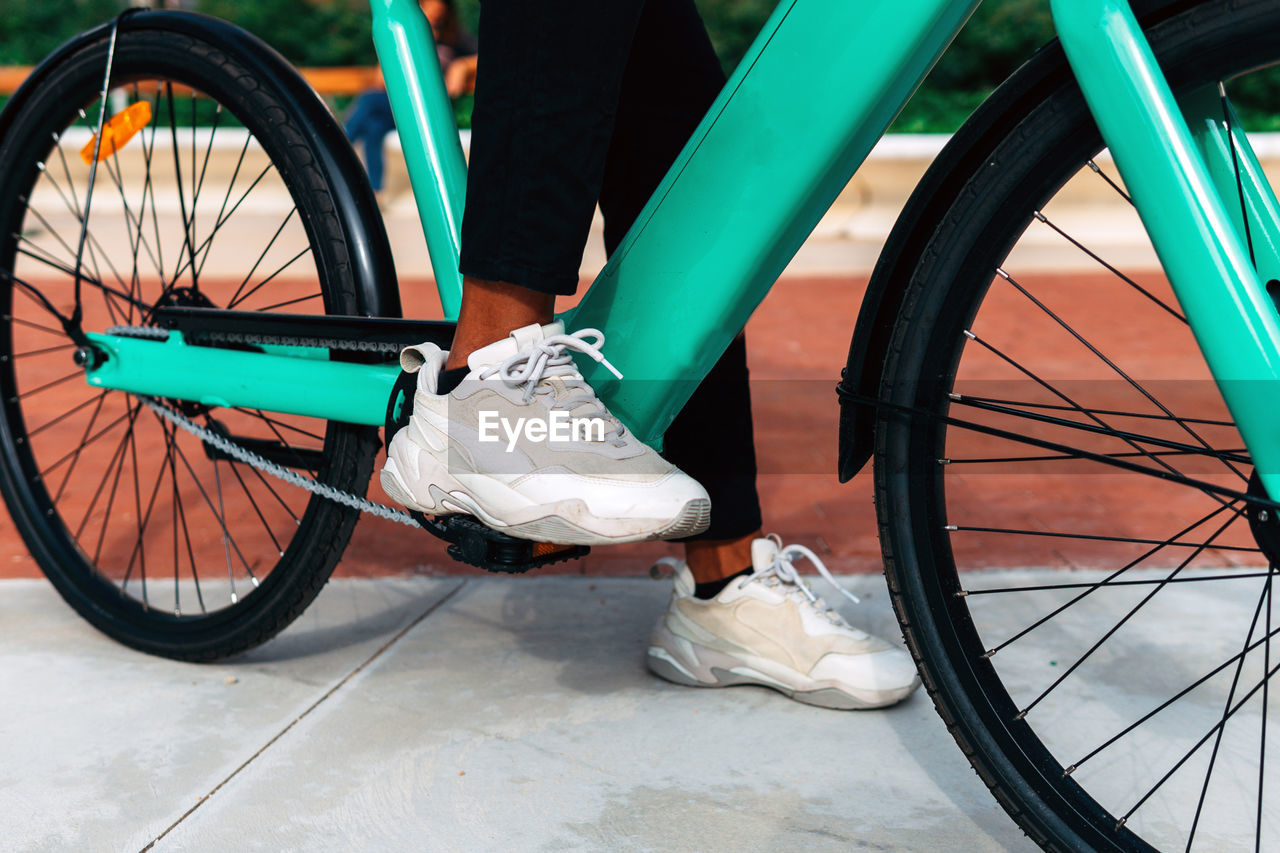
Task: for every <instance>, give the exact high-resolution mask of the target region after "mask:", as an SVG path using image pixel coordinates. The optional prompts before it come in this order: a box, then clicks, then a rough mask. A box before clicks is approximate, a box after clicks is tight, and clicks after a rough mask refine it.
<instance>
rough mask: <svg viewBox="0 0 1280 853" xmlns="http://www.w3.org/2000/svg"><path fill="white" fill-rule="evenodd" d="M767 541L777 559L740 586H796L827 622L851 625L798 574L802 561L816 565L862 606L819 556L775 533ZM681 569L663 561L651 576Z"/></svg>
mask: <svg viewBox="0 0 1280 853" xmlns="http://www.w3.org/2000/svg"><path fill="white" fill-rule="evenodd" d="M768 538H769V539H772V540H773V541H774V543H775V544H777V546H778V555H777V556H776V557H775V558H774V560H773V563H772V565H770V566H768V567H767V568H765V569H762V570H759V571H756V572H754V573H753V574H751V575H749V576H747V577H745V578H743V579H742V580H740V581H738V583H739V584H740V585H741V586H746V585H747V584H749V583H755V582H757V581H762V582H764V583H766V584H768V583H769V582H770V581H774V582H776V583H781V584H785V585H787V586H793V587H795V588H796V590H797V591H798V592H800V593H801V594H803V595H804V597H805V599H806V600H807V601H808V602H809V604H811V605H813V607H814V608H815V609H817V610H819V612H822V613H823V615H825V616H826V617H827V618H828V619H830V620H831V621H833V622H836V624H839V625H847V624H848V623H847V622H845V620H844V619H843V617H841V616H840V614H839V613H838V612H836V610H835V609H834V608H832V607H831V606H829V605H827V604H826V602H824V601H823V600H822V599H821V598H820V597H819V596H818V594H817V593H815V592H814V591H813V589H812V588H811V587H810V586H809V584H808V583H807V582H806V581H805V579H804V577H803V576H802V575H801V574H800V573H799V572H798V571H796V567H795V565H794V561H795V560H796V559H797V558H800V557H803V558H805V559H806V560H808V561H809V562H810V563H812V564H813V567H814V568H815V569H817V570H818V574H820V575H822V577H823V578H824V579H826V581H827V583H829V584H831V585H832V586H833V587H835V588H836V589H837V590H839V591H840V594H841V595H843V596H844V597H845V598H847V599H849V600H850V601H852V602H853V603H854V604H861V603H862V599H860V598H858V596H856V595H854V594H853V593H851V592H849V590H847V589H845V588H844V587H843V586H842V585H841V584H840V583H839V582H837V581H836V579H835V577H834V576H833V575H832V574H831V572H830V570H829V569H827V567H826V564H824V563H823V562H822V560H821V559H819V558H818V555H817V554H815V553H813V551H811V550H809V549H808V548H806V547H805V546H803V545H787V546H785V547H784V546H783V544H782V538H781V537H780V536H778V535H777V534H776V533H770V534H769V536H768ZM679 565H680V561H679V560H677V559H676V558H675V557H663V558H661V559H660V560H658V561H657V562H655V563H654V564H653V565H652V566H650V567H649V576H650V577H651V578H653V579H654V580H658V579H659V578H662V577H666V576H667V575H669V574H671V571H666V570H664V567H666V568H669V569H671V570H674V569H675V568H676V567H678V566H679Z"/></svg>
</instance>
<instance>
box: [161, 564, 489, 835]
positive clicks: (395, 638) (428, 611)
mask: <svg viewBox="0 0 1280 853" xmlns="http://www.w3.org/2000/svg"><path fill="white" fill-rule="evenodd" d="M468 581H469V579H464V580H462V581H461V582H460V583H459V584H458V585H457V586H455V587H454V588H453V589H451V590H449V591H448V592H447V593H445V595H444V597H442V598H441V599H440V600H439V601H437V602H436V603H435V604H432V605H431V606H430V607H428V608H427V609H426V610H424V611H422V613H420V614H418V615H417V616H416V617H414V619H413V621H412V622H410V623H409V624H408V625H405V626H404V627H403V628H401V629H400V630H399V631H397V632H396V634H395V636H393V637H392V638H391V639H389V640H387V641H386V642H385V643H383V644H382V645H381V646H380V647H379V648H378V650H377V651H375V652H374V653H373V654H372V655H370V656H369V657H368V658H366V659H365V660H364V661H363V662H362V663H361V664H360V665H359V666H357V667H356V668H355V669H353V670H351V671H350V672H348V673H347V674H346V675H344V676H343V677H342V678H341V680H339V681H338V683H337V684H335V685H333V686H332V687H330V688H329V689H328V690H326V691H325V692H324V694H323V695H322V696H321V697H320V698H319V699H317V700H316V701H314V702H312V703H311V704H310V705H308V706H307V709H306V710H305V711H303V712H302V713H301V714H299V715H298V716H296V717H294V718H293V719H292V720H290V721H289V725H287V726H285V727H284V728H283V729H281V730H280V731H278V732H276V733H275V734H274V735H272V737H271V739H270V740H268V741H267V742H266V743H264V744H263V745H262V746H261V747H259V748H258V750H257V751H256V752H254V753H253V755H250V756H249V757H248V758H246V759H245V760H244V761H243V762H242V763H241V764H240V766H238V767H237V768H236V769H235V770H232V771H231V773H230V774H228V776H227V777H226V778H225V779H223V780H222V781H221V782H219V783H218V784H217V785H215V786H214V787H213V790H211V791H209V793H207V794H205V795H204V796H203V797H201V798H200V799H198V800H196V802H195V805H193V806H192V807H191V808H189V809H187V810H186V811H185V812H183V813H182V815H181V816H179V817H178V819H177V820H175V821H174V822H173V823H171V824H169V826H167V827H166V828H165V830H164V832H162V833H160V834H159V835H157V836H156V837H155V838H153V839H151V841H150V842H149V843H148V844H147V846H146V847H143V848H142V850H141V851H140V853H146V851H148V850H150V849H151V848H152V847H155V846H156V844H157V843H159V842H160V841H161V840H162V839H163V838H164V837H165V836H166V835H168V834H169V833H170V832H172V831H173V830H174V829H176V828H177V826H178V824H180V823H182V822H183V821H184V820H186V819H187V818H189V817H191V815H192V814H194V813H195V811H196V809H198V808H200V807H201V806H202V805H204V804H205V803H207V802H209V800H211V799H213V795H214V794H216V793H218V792H219V791H221V790H222V788H223V787H224V786H225V785H226V784H227V783H228V782H230V781H231V780H232V779H234V778H236V776H238V775H239V774H240V771H242V770H244V769H245V768H246V767H248V766H249V765H250V764H252V763H253V762H254V761H255V760H256V759H257V758H258V756H260V755H262V754H263V753H264V752H266V751H267V750H268V749H270V748H271V747H272V745H274V744H275V743H276V741H278V740H280V738H282V737H284V736H285V735H286V734H288V733H289V731H290V730H291V729H292V728H293V727H294V726H296V725H297V724H298V723H300V722H302V721H303V720H304V719H306V717H307V715H308V714H310V713H311V712H312V711H314V710H315V709H316V708H319V707H320V705H321V704H323V703H324V701H325V700H326V699H328V698H329V697H330V696H332V695H333V694H335V693H337V692H338V691H339V690H341V689H342V688H343V687H344V686H345V685H346V684H347V682H349V681H351V679H353V678H355V677H356V676H357V675H359V674H360V673H361V672H363V671H364V670H365V669H366V668H367V667H368V666H369V664H371V663H373V662H374V661H375V660H377V659H378V658H379V657H381V656H382V653H383V652H385V651H386V650H387V649H389V648H391V647H392V646H394V645H395V644H396V643H398V642H399V641H400V638H401V637H403V636H404V635H405V634H408V633H409V632H410V631H412V630H413V629H414V628H416V627H418V625H419V624H420V623H421V622H422V620H424V619H426V618H427V617H428V616H430V615H431V614H432V613H435V612H436V611H437V610H439V609H440V608H441V607H443V606H444V605H445V604H447V603H448V602H449V600H450V599H452V598H453V597H454V596H455V595H457V594H458V592H459V591H461V590H462V588H463V587H465V586H466V585H467V583H468Z"/></svg>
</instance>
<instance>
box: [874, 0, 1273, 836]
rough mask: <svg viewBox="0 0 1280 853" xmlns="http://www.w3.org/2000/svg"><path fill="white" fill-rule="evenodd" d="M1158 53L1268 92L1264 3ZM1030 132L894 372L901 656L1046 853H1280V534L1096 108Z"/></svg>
mask: <svg viewBox="0 0 1280 853" xmlns="http://www.w3.org/2000/svg"><path fill="white" fill-rule="evenodd" d="M1148 35H1149V38H1150V39H1151V42H1152V46H1153V48H1154V50H1155V52H1156V55H1157V57H1158V58H1159V60H1160V62H1161V65H1162V67H1163V68H1164V69H1165V70H1166V73H1167V74H1168V76H1169V79H1170V83H1171V85H1173V87H1174V89H1175V91H1176V92H1179V93H1187V92H1191V91H1198V90H1202V89H1203V88H1205V87H1215V88H1216V84H1218V83H1222V84H1223V86H1224V87H1225V90H1226V92H1227V93H1228V94H1229V95H1234V94H1240V95H1242V96H1246V97H1250V98H1254V99H1255V100H1256V99H1257V98H1258V97H1259V95H1260V94H1265V93H1267V92H1272V93H1274V92H1275V91H1277V87H1276V81H1277V79H1278V78H1277V76H1276V72H1275V70H1274V66H1276V64H1277V63H1278V62H1280V6H1278V5H1277V4H1276V3H1274V2H1271V1H1270V0H1257V2H1225V0H1222V2H1219V0H1213V1H1212V2H1204V3H1200V4H1197V5H1194V6H1193V7H1192V8H1190V9H1188V10H1186V11H1183V12H1180V13H1179V14H1177V15H1175V16H1173V17H1171V18H1169V19H1167V20H1165V21H1163V22H1162V23H1160V24H1158V25H1157V26H1155V27H1154V28H1152V29H1151V30H1150V32H1149V33H1148ZM999 97H1000V95H999V94H997V98H999ZM1271 106H1272V108H1276V107H1280V102H1273V103H1272V104H1271ZM1021 109H1022V112H1021V113H1020V114H1019V115H1018V116H1016V117H1015V118H1014V119H1012V120H1009V121H1010V122H1011V128H1012V129H1011V130H1010V131H1009V132H1008V133H1006V134H1004V135H1003V138H1002V139H999V140H998V141H996V142H994V143H990V147H989V150H988V151H987V152H986V156H984V157H981V158H974V162H975V163H976V165H975V166H974V167H973V171H972V172H971V173H970V174H968V175H960V176H956V178H957V179H958V180H962V181H964V182H965V188H964V189H963V190H962V191H960V192H959V193H957V197H956V198H957V200H956V201H955V202H954V203H953V204H952V207H951V209H950V210H949V211H947V213H946V215H945V216H943V217H942V219H941V220H940V224H938V225H937V226H936V228H935V230H934V232H933V234H932V237H931V238H930V239H929V240H928V243H927V246H926V248H925V249H924V251H923V252H922V253H921V255H920V258H919V260H918V261H917V263H916V267H915V270H914V273H913V275H912V279H911V282H910V285H909V290H908V292H907V295H906V298H905V302H904V305H903V308H902V311H901V313H900V315H899V318H898V320H897V324H896V328H895V331H894V334H893V338H892V344H891V349H890V355H889V358H888V361H887V363H886V365H885V370H884V378H883V380H882V385H881V389H880V397H881V400H882V401H883V404H882V406H881V408H880V410H879V411H880V414H879V421H878V424H877V449H876V450H877V457H876V490H877V507H878V513H879V520H880V530H881V537H882V542H883V544H884V549H885V556H886V567H887V573H888V578H889V583H890V588H891V592H892V594H893V598H894V602H895V606H896V608H897V611H898V614H899V618H900V620H901V622H902V625H903V628H904V633H905V635H906V638H907V641H908V644H909V646H910V647H911V650H912V652H913V653H914V654H915V655H916V657H917V661H918V662H919V664H920V666H921V670H922V672H923V674H924V678H925V682H926V685H927V686H928V688H929V690H930V693H931V694H932V696H933V698H934V700H935V702H936V704H937V705H938V707H939V710H940V711H941V713H942V715H943V717H944V718H945V720H946V722H947V724H948V726H949V727H950V729H951V731H952V733H953V734H954V735H955V737H956V739H957V740H958V742H959V743H960V745H961V746H962V748H963V749H964V750H965V752H966V753H967V754H968V756H969V757H970V759H971V761H972V763H973V764H974V766H975V768H976V769H977V770H978V772H979V774H980V775H981V776H982V778H983V779H984V780H985V781H986V782H987V784H988V785H990V786H991V788H992V790H993V791H994V792H995V793H996V795H997V797H998V798H999V799H1000V801H1001V802H1002V803H1003V804H1004V806H1005V807H1006V809H1007V810H1008V811H1009V812H1010V814H1011V815H1013V817H1014V818H1015V819H1016V820H1017V821H1018V822H1019V823H1020V824H1021V825H1022V826H1023V828H1024V829H1025V830H1026V831H1027V832H1028V833H1029V834H1030V835H1031V837H1032V838H1034V839H1035V840H1036V841H1037V842H1039V843H1040V844H1042V845H1043V846H1045V847H1046V848H1049V849H1055V850H1076V849H1085V850H1150V849H1161V850H1175V849H1184V850H1199V849H1205V850H1221V849H1246V848H1261V849H1267V848H1268V847H1274V846H1276V845H1278V844H1280V816H1278V815H1277V814H1276V813H1275V809H1274V808H1273V807H1269V806H1270V805H1271V804H1273V803H1274V802H1275V801H1276V798H1277V796H1280V778H1277V777H1276V774H1275V770H1276V768H1277V760H1276V757H1275V756H1274V755H1273V753H1274V752H1275V746H1276V743H1277V741H1278V740H1280V716H1278V714H1280V709H1278V708H1277V706H1276V705H1273V704H1271V703H1270V701H1269V699H1270V697H1269V689H1268V683H1269V678H1270V676H1271V675H1272V674H1273V673H1274V672H1275V670H1276V668H1277V666H1278V665H1280V645H1277V646H1276V647H1275V648H1272V639H1273V634H1275V633H1276V632H1277V631H1280V612H1277V608H1276V607H1275V606H1274V605H1273V600H1272V599H1273V578H1274V575H1275V572H1276V565H1277V562H1278V561H1280V548H1277V546H1278V545H1280V536H1276V535H1274V534H1273V533H1272V532H1271V531H1272V530H1273V529H1274V522H1273V520H1272V521H1268V520H1267V517H1266V515H1265V514H1260V513H1258V512H1257V511H1256V510H1251V508H1250V507H1251V505H1250V504H1249V502H1248V500H1247V498H1246V495H1247V494H1248V493H1249V492H1250V490H1251V489H1254V490H1255V492H1254V493H1257V492H1256V486H1254V485H1252V484H1251V480H1252V473H1253V472H1252V467H1251V465H1250V461H1249V457H1248V454H1247V452H1246V451H1245V449H1244V445H1243V443H1242V442H1241V440H1240V437H1239V434H1238V433H1237V431H1236V430H1235V428H1234V426H1233V424H1232V422H1231V419H1230V417H1229V415H1228V414H1227V412H1226V409H1225V407H1224V406H1223V404H1222V402H1221V399H1220V397H1219V396H1218V393H1217V389H1216V386H1215V385H1214V383H1213V381H1212V378H1211V376H1210V374H1209V373H1208V370H1207V368H1206V367H1205V365H1204V364H1203V361H1202V360H1201V359H1200V357H1199V354H1198V350H1197V348H1196V346H1195V342H1194V340H1193V339H1192V336H1191V333H1190V330H1189V327H1188V325H1187V322H1186V319H1185V317H1184V316H1183V314H1182V312H1181V309H1180V308H1179V306H1178V304H1177V302H1176V300H1175V299H1174V297H1173V294H1172V292H1171V290H1170V288H1169V285H1168V282H1167V280H1166V279H1165V277H1164V275H1163V274H1162V273H1161V272H1160V271H1159V266H1158V263H1157V262H1156V261H1155V258H1154V253H1153V252H1151V251H1150V250H1149V247H1148V248H1146V249H1143V248H1142V247H1141V246H1131V245H1129V243H1128V241H1127V240H1125V239H1123V237H1124V235H1126V234H1133V235H1138V236H1139V237H1142V235H1143V234H1144V232H1143V231H1142V229H1141V224H1140V222H1139V221H1138V220H1137V216H1136V213H1135V212H1134V211H1133V209H1132V207H1131V205H1130V204H1129V203H1128V199H1127V196H1126V195H1125V194H1124V189H1123V187H1122V186H1121V184H1120V182H1119V180H1118V177H1117V175H1116V173H1115V171H1114V168H1113V167H1112V166H1111V165H1110V162H1109V160H1108V158H1107V156H1106V152H1105V151H1104V150H1103V146H1102V142H1101V138H1100V135H1099V133H1098V130H1097V128H1096V126H1095V125H1094V123H1093V121H1092V119H1091V118H1090V116H1089V114H1088V112H1087V110H1086V108H1085V105H1084V103H1083V100H1082V98H1081V95H1080V92H1079V89H1078V88H1077V87H1076V86H1075V85H1074V83H1072V82H1071V81H1070V79H1069V77H1068V76H1067V75H1066V74H1063V75H1061V79H1060V80H1059V81H1058V83H1057V84H1056V85H1055V86H1054V87H1053V88H1052V89H1051V90H1050V91H1047V92H1045V94H1044V96H1043V98H1041V99H1038V100H1037V102H1036V103H1034V105H1033V106H1030V107H1022V108H1021ZM1259 144H1261V143H1259ZM1099 200H1103V201H1110V202H1112V203H1111V204H1106V205H1102V206H1101V207H1100V206H1098V204H1097V202H1098V201H1099ZM1099 211H1106V212H1105V213H1100V212H1099ZM1143 239H1145V238H1143ZM1064 266H1066V267H1069V268H1070V269H1072V270H1073V271H1072V272H1069V273H1068V272H1063V271H1062V267H1064ZM1225 307H1226V306H1224V308H1225ZM1269 729H1270V732H1269V731H1268V730H1269ZM1268 735H1270V736H1268Z"/></svg>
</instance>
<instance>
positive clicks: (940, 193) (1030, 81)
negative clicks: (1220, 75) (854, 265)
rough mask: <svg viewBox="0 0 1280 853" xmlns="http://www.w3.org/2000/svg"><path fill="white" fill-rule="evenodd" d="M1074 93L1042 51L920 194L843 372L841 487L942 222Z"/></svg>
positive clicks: (1189, 2)
mask: <svg viewBox="0 0 1280 853" xmlns="http://www.w3.org/2000/svg"><path fill="white" fill-rule="evenodd" d="M1199 1H1200V0H1134V2H1133V9H1134V13H1135V14H1136V15H1137V16H1138V19H1139V20H1140V21H1141V23H1142V25H1143V27H1150V26H1154V25H1155V24H1158V23H1160V22H1161V21H1163V20H1165V19H1167V18H1169V17H1171V16H1173V15H1175V14H1177V13H1178V12H1181V11H1183V10H1184V9H1187V8H1189V7H1191V6H1195V5H1197V3H1198V2H1199ZM1068 85H1070V86H1074V85H1075V79H1074V77H1073V76H1072V73H1071V69H1070V66H1068V64H1067V59H1066V56H1065V54H1064V53H1063V51H1062V46H1061V44H1059V42H1058V41H1057V39H1054V40H1053V41H1052V42H1050V43H1048V44H1046V45H1045V46H1044V47H1042V48H1040V49H1039V50H1037V51H1036V52H1035V53H1034V54H1033V55H1032V56H1031V58H1030V59H1028V60H1027V61H1026V63H1024V64H1023V65H1022V67H1021V68H1019V69H1018V70H1017V71H1016V72H1015V73H1014V74H1013V76H1011V77H1010V78H1009V79H1008V80H1006V81H1005V82H1004V83H1003V84H1001V85H1000V87H999V88H998V89H996V91H995V92H994V93H992V95H991V97H989V98H988V99H987V100H986V101H985V102H983V104H982V106H980V107H979V108H978V109H977V111H975V112H974V114H973V115H972V116H970V117H969V119H968V120H967V121H966V122H965V123H964V126H963V127H961V128H960V130H959V131H957V132H956V134H955V135H954V136H953V137H952V138H951V140H950V142H948V143H947V145H946V147H945V148H943V150H942V152H941V153H940V154H939V155H938V158H937V159H936V160H934V162H933V164H932V165H931V166H930V167H929V169H928V171H927V172H926V173H925V176H924V177H923V178H922V179H921V180H920V183H919V184H918V185H917V186H916V188H915V191H914V192H913V193H912V194H911V198H910V199H909V200H908V201H907V204H906V206H905V207H904V208H903V209H902V213H901V214H900V215H899V216H898V220H897V222H896V223H895V224H894V227H893V231H892V232H891V233H890V234H889V239H888V241H887V242H886V243H885V246H884V249H883V250H882V251H881V253H880V258H879V260H878V261H877V262H876V266H875V269H874V270H873V271H872V274H871V282H870V283H869V284H868V286H867V292H866V295H865V296H864V297H863V299H862V307H861V308H860V309H859V311H858V320H857V323H856V324H855V326H854V330H853V339H852V341H851V342H850V344H849V358H848V361H847V362H846V364H845V367H844V369H843V370H841V371H840V384H839V385H837V386H836V392H837V394H838V395H839V398H840V448H839V457H838V458H839V462H838V465H839V467H838V472H839V475H840V482H842V483H844V482H848V481H849V480H850V479H852V478H853V477H854V476H855V475H856V474H857V473H858V472H859V471H861V470H862V468H863V466H865V465H866V464H867V461H868V460H870V459H871V456H872V453H873V452H874V449H875V427H876V419H877V414H876V406H875V404H874V403H873V402H871V401H873V400H874V399H875V398H876V397H877V396H878V394H879V391H880V378H881V374H882V373H883V369H884V362H885V357H886V355H887V353H888V349H889V341H890V338H891V337H892V335H893V328H894V323H895V322H896V320H897V317H898V311H899V309H900V308H901V307H902V302H903V297H904V296H905V294H906V290H907V285H908V283H909V282H910V280H911V276H912V273H913V272H914V270H915V264H916V259H917V258H918V257H919V256H920V255H921V254H922V253H923V252H924V251H925V248H926V246H927V245H928V243H929V240H930V239H931V238H932V236H933V233H934V231H935V230H936V228H937V227H938V225H939V224H940V223H941V222H942V219H943V217H944V216H945V215H946V213H947V211H948V210H949V209H950V208H951V206H952V204H953V203H954V202H955V201H956V199H957V198H959V196H960V193H962V192H963V191H964V190H965V187H966V185H967V184H968V183H969V181H970V180H971V179H972V177H973V176H974V175H975V174H977V172H978V171H980V168H981V165H982V162H983V160H984V159H985V158H986V157H987V155H988V154H989V152H991V151H992V150H993V149H994V148H995V146H996V145H998V144H999V143H1000V141H1001V140H1003V139H1004V138H1005V137H1006V136H1007V135H1008V134H1009V132H1011V131H1012V130H1013V128H1014V127H1015V126H1016V125H1017V123H1018V122H1019V121H1021V119H1022V118H1023V117H1024V116H1025V115H1026V114H1027V112H1028V111H1029V110H1031V109H1032V108H1033V107H1034V106H1035V105H1036V104H1038V103H1040V102H1041V101H1042V100H1043V99H1044V98H1046V97H1048V96H1049V95H1050V94H1051V93H1053V92H1055V91H1057V90H1058V89H1059V88H1061V87H1063V86H1068Z"/></svg>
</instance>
